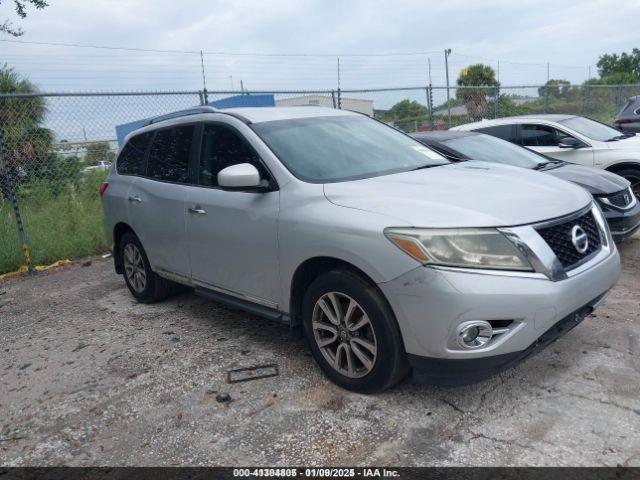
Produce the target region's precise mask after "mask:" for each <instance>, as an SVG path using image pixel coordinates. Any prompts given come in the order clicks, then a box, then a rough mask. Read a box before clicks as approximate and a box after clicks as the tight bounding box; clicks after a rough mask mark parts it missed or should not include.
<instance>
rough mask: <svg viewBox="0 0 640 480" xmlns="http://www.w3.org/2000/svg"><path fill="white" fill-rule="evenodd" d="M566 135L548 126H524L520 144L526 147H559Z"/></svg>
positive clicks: (521, 130)
mask: <svg viewBox="0 0 640 480" xmlns="http://www.w3.org/2000/svg"><path fill="white" fill-rule="evenodd" d="M562 137H566V135H565V134H563V133H561V132H559V131H558V130H556V129H555V128H553V127H549V126H547V125H522V126H521V128H520V144H521V145H522V146H524V147H557V146H558V142H559V141H560V139H561V138H562Z"/></svg>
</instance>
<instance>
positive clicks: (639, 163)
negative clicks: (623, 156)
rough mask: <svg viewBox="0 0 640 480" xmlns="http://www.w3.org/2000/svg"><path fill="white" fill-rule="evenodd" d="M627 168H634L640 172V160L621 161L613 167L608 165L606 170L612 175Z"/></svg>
mask: <svg viewBox="0 0 640 480" xmlns="http://www.w3.org/2000/svg"><path fill="white" fill-rule="evenodd" d="M625 168H633V169H634V170H639V171H640V160H620V161H617V162H615V163H613V164H611V165H607V167H606V168H605V170H607V171H608V172H611V173H617V172H618V171H620V170H624V169H625Z"/></svg>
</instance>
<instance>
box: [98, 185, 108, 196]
mask: <svg viewBox="0 0 640 480" xmlns="http://www.w3.org/2000/svg"><path fill="white" fill-rule="evenodd" d="M108 186H109V182H104V183H103V184H102V185H100V189H99V190H98V193H99V194H100V198H102V196H103V195H104V192H105V191H106V190H107V187H108Z"/></svg>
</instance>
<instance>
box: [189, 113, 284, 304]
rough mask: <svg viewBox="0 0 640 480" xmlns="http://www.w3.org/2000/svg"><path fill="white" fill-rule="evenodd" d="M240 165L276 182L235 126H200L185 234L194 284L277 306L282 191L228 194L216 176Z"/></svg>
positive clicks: (231, 192) (216, 124)
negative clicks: (247, 166)
mask: <svg viewBox="0 0 640 480" xmlns="http://www.w3.org/2000/svg"><path fill="white" fill-rule="evenodd" d="M239 163H250V164H252V165H254V166H255V167H256V168H257V169H258V171H259V172H260V175H261V177H262V178H264V179H267V180H269V181H270V182H271V183H272V184H273V185H275V180H274V179H273V177H272V176H271V174H270V173H269V171H268V170H267V168H266V167H265V165H264V164H263V162H262V160H261V159H260V157H259V155H258V154H257V152H256V151H255V150H254V149H253V148H252V147H251V145H250V144H249V143H248V142H247V140H246V139H245V138H244V137H243V135H242V134H241V133H240V132H238V130H236V129H235V128H234V127H233V126H232V125H230V124H227V123H223V122H212V123H205V124H204V125H203V126H202V139H201V142H200V152H199V157H198V161H197V162H196V165H197V166H196V168H197V175H196V177H197V178H198V186H197V187H189V188H188V190H189V195H188V199H187V211H188V213H187V219H186V222H187V234H188V238H189V251H190V256H191V273H192V278H193V280H194V282H195V283H196V284H200V285H203V286H205V287H208V288H213V289H216V290H219V291H222V292H224V293H228V294H231V295H234V296H237V297H240V298H243V299H246V300H249V301H252V302H255V303H259V304H261V305H264V306H267V307H270V308H278V298H279V285H280V272H279V261H278V213H279V198H280V197H279V191H278V190H277V189H274V191H270V192H256V191H251V190H247V191H238V190H225V189H223V188H221V187H220V186H219V185H218V172H220V170H222V169H223V168H226V167H229V166H231V165H236V164H239Z"/></svg>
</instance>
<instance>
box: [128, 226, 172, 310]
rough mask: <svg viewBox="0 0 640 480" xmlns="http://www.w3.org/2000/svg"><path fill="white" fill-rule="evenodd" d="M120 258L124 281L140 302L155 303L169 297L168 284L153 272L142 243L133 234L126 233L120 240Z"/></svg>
mask: <svg viewBox="0 0 640 480" xmlns="http://www.w3.org/2000/svg"><path fill="white" fill-rule="evenodd" d="M120 258H122V267H123V268H122V270H123V276H124V281H125V283H126V284H127V287H128V288H129V291H130V292H131V294H132V295H133V296H134V297H136V298H137V299H138V300H139V301H140V302H142V303H153V302H157V301H158V300H161V299H163V298H165V297H166V296H167V295H168V292H169V288H168V284H167V282H166V281H165V280H164V279H163V278H161V277H160V276H158V275H157V274H156V273H155V272H154V271H153V270H151V266H150V265H149V259H148V258H147V254H146V253H145V251H144V248H143V247H142V243H140V240H139V239H138V237H137V236H135V235H134V234H133V233H130V232H129V233H125V234H124V235H123V237H122V239H121V240H120Z"/></svg>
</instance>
